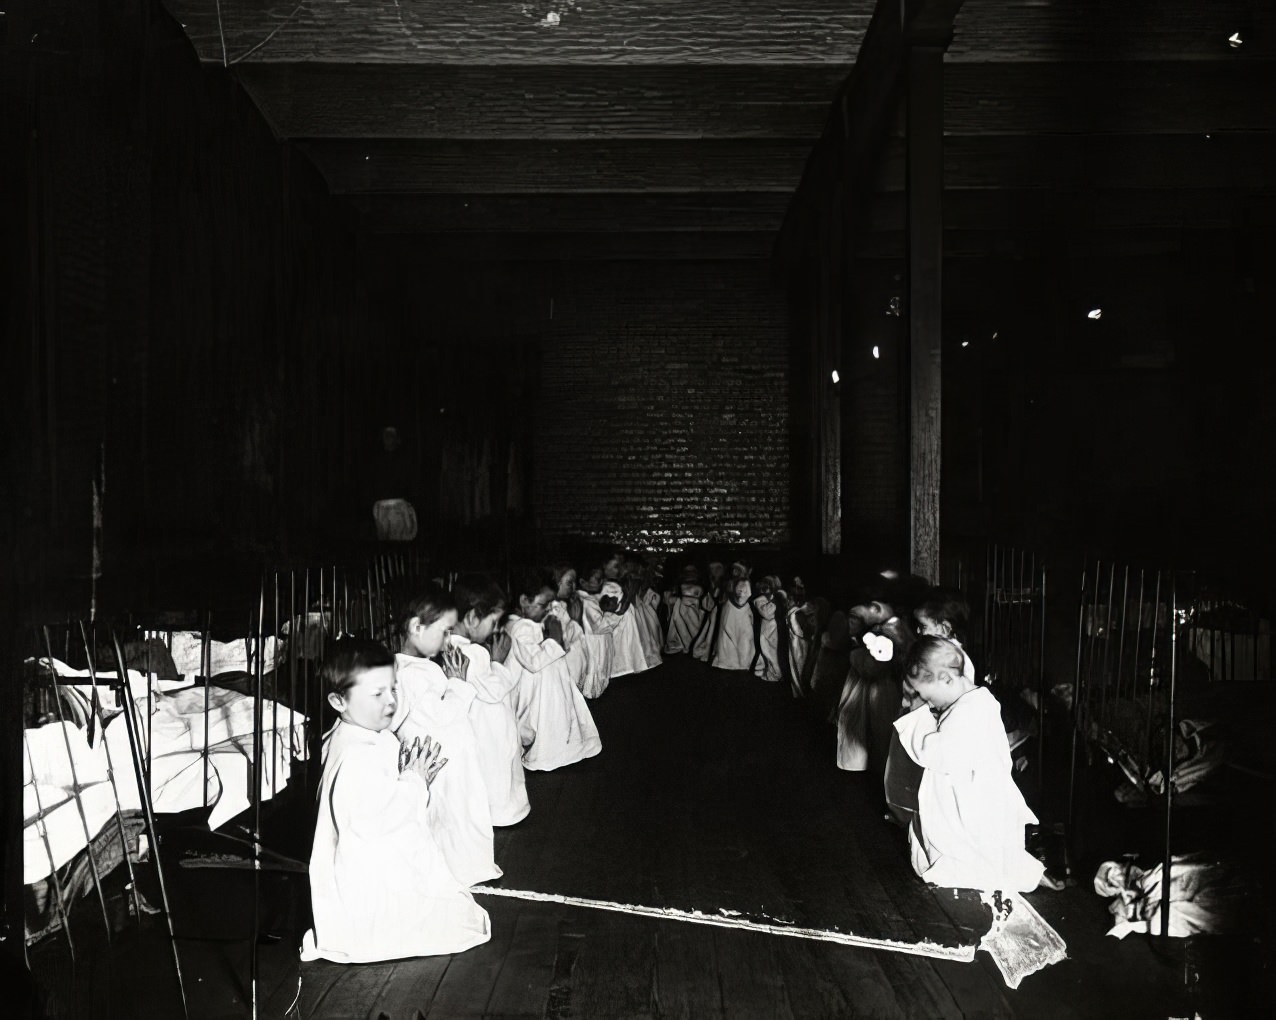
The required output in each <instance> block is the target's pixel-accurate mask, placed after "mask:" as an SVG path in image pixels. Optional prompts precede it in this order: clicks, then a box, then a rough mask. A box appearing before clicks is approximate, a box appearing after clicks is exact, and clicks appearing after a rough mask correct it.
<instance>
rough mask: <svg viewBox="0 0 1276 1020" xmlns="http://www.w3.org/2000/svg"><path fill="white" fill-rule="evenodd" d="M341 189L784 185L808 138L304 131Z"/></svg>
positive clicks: (792, 179)
mask: <svg viewBox="0 0 1276 1020" xmlns="http://www.w3.org/2000/svg"><path fill="white" fill-rule="evenodd" d="M297 144H298V145H299V146H300V147H301V149H302V150H303V151H304V152H305V153H306V154H307V155H308V156H309V157H310V158H311V159H312V160H313V161H314V163H315V165H316V166H317V167H318V168H319V170H320V172H321V173H322V174H323V175H324V177H325V178H326V179H327V181H328V185H329V187H330V188H331V190H332V191H333V193H334V194H336V193H349V192H437V193H450V194H477V193H482V192H494V193H518V192H533V193H535V192H564V191H581V192H590V191H602V192H616V191H678V192H685V191H785V192H791V191H792V190H793V188H794V187H795V186H796V184H797V181H798V179H799V178H800V177H801V175H802V167H803V165H804V164H805V163H806V157H807V153H808V152H809V151H810V148H811V145H810V142H809V140H806V139H801V138H798V139H791V140H790V139H734V138H732V139H723V138H715V139H704V140H683V139H664V138H660V139H644V140H629V141H618V142H613V141H561V142H542V141H524V140H510V141H452V140H445V141H414V140H380V139H377V140H374V141H357V140H349V139H343V140H322V139H318V140H316V139H299V140H298V142H297Z"/></svg>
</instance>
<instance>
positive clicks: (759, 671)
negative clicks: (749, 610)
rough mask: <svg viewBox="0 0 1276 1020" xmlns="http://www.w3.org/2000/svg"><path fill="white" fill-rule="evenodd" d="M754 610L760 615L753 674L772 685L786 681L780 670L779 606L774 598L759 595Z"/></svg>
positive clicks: (754, 602) (755, 600)
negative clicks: (777, 617)
mask: <svg viewBox="0 0 1276 1020" xmlns="http://www.w3.org/2000/svg"><path fill="white" fill-rule="evenodd" d="M753 610H754V612H755V613H757V615H758V620H759V622H758V637H757V644H758V651H757V658H756V659H754V661H753V673H754V675H755V676H759V677H761V678H762V679H763V680H766V681H768V682H770V683H779V682H780V681H781V680H783V679H784V674H783V673H782V672H781V670H780V625H779V621H778V620H777V619H776V614H777V613H778V612H779V606H777V605H776V602H775V598H774V596H771V595H759V596H758V597H757V598H755V599H754V600H753Z"/></svg>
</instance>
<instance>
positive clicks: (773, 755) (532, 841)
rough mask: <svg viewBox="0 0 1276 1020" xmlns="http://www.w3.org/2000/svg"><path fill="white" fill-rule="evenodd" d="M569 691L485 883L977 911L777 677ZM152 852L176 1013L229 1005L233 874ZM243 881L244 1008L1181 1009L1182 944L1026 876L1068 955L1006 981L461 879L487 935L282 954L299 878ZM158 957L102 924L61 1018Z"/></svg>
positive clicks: (753, 905)
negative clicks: (477, 886)
mask: <svg viewBox="0 0 1276 1020" xmlns="http://www.w3.org/2000/svg"><path fill="white" fill-rule="evenodd" d="M591 707H592V708H593V710H594V714H595V718H596V720H597V722H598V725H599V729H600V731H601V733H602V738H603V751H602V754H601V755H600V756H598V757H597V758H595V759H592V760H590V761H587V762H583V763H581V764H578V765H574V766H571V767H569V768H566V769H561V770H559V771H557V772H553V773H529V774H528V790H529V794H530V797H531V801H532V813H531V815H530V816H529V817H528V818H527V819H526V820H524V821H523V822H521V823H520V824H519V825H517V826H514V827H512V828H510V829H504V830H498V835H497V861H498V863H499V864H500V865H501V867H502V868H503V869H504V871H505V875H504V877H503V878H502V879H501V880H500V881H498V882H495V883H491V884H492V885H494V886H498V887H501V888H505V889H512V890H526V891H533V892H540V893H554V894H564V895H568V896H573V897H585V898H590V899H598V900H605V901H612V902H619V903H627V904H638V905H644V906H654V907H673V908H678V909H683V910H691V909H695V910H699V911H702V912H704V913H709V914H720V915H723V916H728V915H729V916H735V915H736V914H738V915H740V916H744V917H752V918H756V919H759V920H772V921H773V922H779V923H792V924H794V925H798V926H804V927H811V928H819V929H825V930H830V931H840V932H851V933H854V934H856V935H861V936H868V937H873V938H882V939H893V940H898V941H901V942H908V943H918V942H922V941H924V940H928V941H929V942H931V943H934V944H938V945H948V946H960V945H970V946H973V945H975V944H977V943H978V941H979V937H980V935H981V934H982V931H983V929H984V927H985V926H986V924H987V915H986V912H985V911H984V909H983V908H982V907H980V906H979V905H978V903H977V901H975V900H974V899H973V898H971V897H968V896H962V897H957V896H956V895H955V894H954V893H953V892H951V891H948V892H944V893H936V892H932V891H930V890H928V889H927V888H926V887H925V886H924V885H923V884H922V883H921V882H920V881H918V880H917V879H916V878H915V877H914V876H913V874H912V872H911V869H910V868H909V866H908V862H907V854H906V845H905V840H904V836H903V834H902V833H901V832H900V831H899V830H898V829H896V828H894V827H892V826H891V825H889V824H888V823H886V822H885V821H884V820H883V817H882V810H881V806H880V804H879V799H880V793H879V791H877V790H875V789H873V787H872V785H871V784H870V783H869V781H868V780H867V778H866V777H864V776H860V775H854V774H849V773H845V772H841V771H839V770H838V769H837V768H836V767H835V766H834V754H833V751H834V747H833V741H834V737H833V731H832V729H831V728H830V727H828V726H827V725H826V724H824V723H821V722H820V721H818V720H815V719H813V718H811V717H810V716H809V714H808V713H807V712H806V711H805V710H804V709H803V707H802V705H801V704H800V703H796V702H794V701H793V700H792V698H791V697H790V696H789V694H788V692H787V690H785V689H783V688H782V687H781V686H780V685H766V684H764V683H762V682H761V681H758V680H755V679H753V678H752V677H748V676H745V675H743V674H734V673H724V672H720V671H714V670H709V669H707V668H706V667H703V666H701V665H700V664H698V663H691V662H686V661H679V662H674V663H670V664H666V665H665V666H664V667H662V668H660V669H659V670H656V671H653V672H651V673H649V674H644V675H642V676H639V677H633V678H627V679H625V680H621V681H618V682H616V683H614V684H613V685H612V688H611V689H610V690H609V691H608V692H607V693H606V694H605V695H604V696H603V697H602V698H600V699H599V700H597V701H595V702H593V703H592V705H591ZM295 828H296V827H295V826H294V830H293V831H292V832H291V835H292V836H293V837H296V836H297V832H296V831H295ZM286 835H288V833H285V836H286ZM171 856H172V854H170V857H171ZM167 870H168V872H169V873H170V874H171V875H172V878H171V879H170V885H171V886H172V887H173V888H172V890H171V892H172V895H173V898H174V915H175V919H176V924H177V927H178V936H179V946H180V948H181V951H182V960H183V966H184V970H185V977H186V986H187V991H188V997H189V1000H190V1005H191V1015H192V1016H195V1017H201V1018H204V1017H209V1018H211V1017H238V1016H244V1015H247V1013H248V1010H249V1003H250V1002H251V990H250V989H251V985H250V982H249V953H248V944H247V940H246V939H245V937H244V933H245V932H246V931H249V930H251V928H250V925H251V904H252V902H253V898H252V883H253V876H252V875H251V873H248V872H244V871H238V870H233V869H232V870H223V869H207V868H191V867H180V866H177V865H176V863H173V864H170V865H169V867H168V869H167ZM259 881H260V882H261V891H262V894H261V898H260V900H259V902H260V903H261V922H262V927H263V930H265V931H267V932H271V933H272V936H271V938H270V939H268V940H267V941H265V942H263V943H262V944H261V945H260V951H259V954H258V961H259V971H258V984H257V988H258V1001H259V1009H260V1015H262V1016H271V1017H282V1016H290V1017H300V1018H315V1020H317V1018H341V1020H349V1018H353V1017H359V1018H362V1017H367V1018H370V1020H377V1018H387V1020H399V1018H407V1020H415V1018H417V1017H429V1018H435V1017H441V1018H460V1017H493V1018H494V1017H536V1018H542V1017H545V1018H568V1017H572V1018H574V1017H581V1018H591V1017H675V1016H676V1017H754V1016H757V1017H859V1016H864V1017H950V1016H952V1017H957V1016H1023V1017H1033V1018H1037V1017H1082V1016H1085V1017H1090V1016H1122V1017H1137V1016H1161V1017H1165V1016H1174V1015H1188V1016H1190V1015H1192V1005H1191V1003H1190V1002H1189V996H1188V992H1187V991H1186V990H1185V989H1184V986H1183V980H1182V974H1183V969H1184V959H1183V948H1182V946H1183V944H1182V943H1176V944H1172V945H1171V946H1170V947H1169V948H1158V946H1157V945H1156V944H1154V942H1153V941H1152V940H1148V939H1139V938H1135V937H1132V938H1129V939H1126V940H1125V941H1123V942H1117V941H1115V940H1111V939H1105V937H1104V935H1103V932H1104V931H1105V930H1106V927H1107V923H1108V916H1107V912H1106V907H1105V904H1104V902H1103V901H1102V900H1101V899H1099V898H1098V897H1096V896H1095V895H1094V894H1093V893H1092V892H1091V891H1089V890H1088V889H1086V888H1084V887H1079V888H1076V889H1072V890H1069V891H1067V892H1065V893H1062V894H1035V895H1034V897H1033V902H1034V903H1035V904H1036V905H1037V907H1038V909H1039V910H1040V911H1041V912H1042V913H1043V915H1045V916H1046V917H1047V919H1048V920H1050V921H1051V923H1052V924H1054V925H1055V926H1056V928H1058V930H1059V931H1060V933H1061V934H1062V935H1063V936H1064V938H1065V939H1066V940H1068V942H1069V953H1070V956H1071V959H1069V960H1068V961H1066V962H1064V963H1062V964H1059V965H1057V966H1055V967H1053V968H1050V969H1049V970H1048V971H1045V972H1042V973H1039V974H1037V975H1034V976H1032V977H1030V978H1028V979H1027V980H1026V981H1025V982H1024V984H1023V986H1021V988H1020V989H1018V990H1016V991H1009V990H1007V989H1006V988H1005V986H1004V983H1003V981H1002V979H1001V977H1000V975H999V973H998V972H997V970H996V967H995V966H994V965H993V964H992V962H991V961H990V959H989V958H988V957H987V955H986V954H983V953H980V954H978V957H977V958H976V960H975V961H974V962H972V963H960V962H955V961H945V960H934V959H927V958H924V957H920V956H913V955H906V954H903V953H898V952H888V951H880V950H873V949H860V948H852V947H847V946H841V945H835V944H831V943H828V942H820V941H812V940H806V939H797V938H789V937H782V936H778V935H771V934H763V933H756V932H748V931H738V930H730V929H724V928H715V927H709V926H703V925H697V924H689V923H685V922H681V921H676V920H663V919H653V918H647V917H638V916H632V915H627V914H623V913H614V912H605V911H600V910H596V909H584V908H579V907H573V906H564V905H560V904H554V903H538V902H527V901H523V900H518V899H507V898H498V897H495V896H482V895H481V894H480V902H481V903H482V904H483V905H484V906H485V907H486V908H487V909H488V911H489V912H490V914H491V918H492V926H493V937H492V940H491V941H490V942H489V943H488V944H486V945H483V946H480V947H478V948H476V949H473V950H470V951H469V952H467V953H464V954H461V955H459V956H455V957H438V958H427V959H414V960H407V961H400V962H397V963H388V964H378V965H364V966H340V965H336V964H329V963H325V962H318V963H308V964H304V965H303V964H299V963H298V962H297V953H296V945H297V942H298V939H299V935H300V932H301V931H302V930H303V929H304V928H305V927H306V925H307V923H308V917H307V911H308V904H307V902H306V899H307V888H306V878H305V875H304V874H301V873H290V872H287V871H270V872H266V873H265V874H263V875H262V876H260V879H259ZM166 953H167V948H166V944H165V942H164V941H163V940H162V939H161V938H160V933H158V932H151V933H149V934H145V935H133V936H130V937H127V938H122V939H119V940H117V943H116V945H115V946H113V947H112V948H111V951H110V953H108V954H107V955H106V957H105V962H103V963H99V964H98V965H96V966H95V967H94V968H93V969H92V972H91V973H92V976H91V978H90V980H88V981H87V982H85V981H84V980H83V979H82V978H81V980H79V982H78V984H79V985H85V984H87V985H88V986H90V987H91V988H92V992H91V993H90V994H88V995H87V996H77V1001H78V1002H79V1004H80V1006H81V1007H83V1008H84V1010H85V1012H84V1013H83V1014H82V1015H93V1016H108V1015H119V1016H130V1015H131V1016H138V1015H146V1016H172V1015H180V1013H179V1012H178V1010H177V1007H176V1006H175V1004H174V999H173V997H172V981H171V957H168V956H166ZM166 967H167V969H165V968H166ZM83 969H84V966H83V965H82V967H81V970H83ZM146 974H150V975H153V977H152V978H150V979H147V978H145V977H144V975H146Z"/></svg>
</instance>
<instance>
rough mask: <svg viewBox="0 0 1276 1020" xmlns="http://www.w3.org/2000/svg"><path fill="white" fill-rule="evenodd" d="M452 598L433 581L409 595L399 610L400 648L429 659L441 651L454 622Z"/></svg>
mask: <svg viewBox="0 0 1276 1020" xmlns="http://www.w3.org/2000/svg"><path fill="white" fill-rule="evenodd" d="M457 616H458V614H457V611H456V602H455V600H454V599H453V598H452V596H451V595H450V594H449V593H448V592H446V591H444V590H443V589H442V588H441V587H440V586H439V585H437V584H433V583H431V584H429V585H427V586H426V588H425V590H424V591H423V592H421V593H420V594H418V595H416V596H415V597H413V598H411V599H409V600H408V601H407V602H406V603H405V604H404V606H403V609H402V611H401V612H400V613H399V633H400V640H401V645H400V651H401V652H402V653H403V654H404V655H411V656H413V657H415V658H418V659H432V658H434V656H436V655H438V654H439V653H440V652H441V651H443V647H444V645H445V644H446V643H447V638H448V635H449V634H451V633H452V629H453V628H454V627H455V626H456V624H457Z"/></svg>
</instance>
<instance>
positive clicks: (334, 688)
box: [319, 638, 394, 696]
mask: <svg viewBox="0 0 1276 1020" xmlns="http://www.w3.org/2000/svg"><path fill="white" fill-rule="evenodd" d="M393 665H394V653H393V652H391V651H390V649H388V648H386V646H385V645H383V644H382V643H381V642H380V641H372V640H370V639H369V638H342V639H341V640H340V641H337V642H335V643H334V644H333V646H332V651H330V652H329V653H328V656H327V658H325V659H324V660H323V664H322V665H321V666H320V667H319V679H320V682H321V683H322V684H323V688H324V690H325V691H327V692H328V693H330V694H340V695H342V696H344V695H345V693H346V691H348V690H349V689H350V688H351V687H353V686H354V685H355V682H356V681H357V680H358V679H359V674H360V673H366V672H367V671H368V670H370V669H378V668H380V667H381V666H393Z"/></svg>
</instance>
